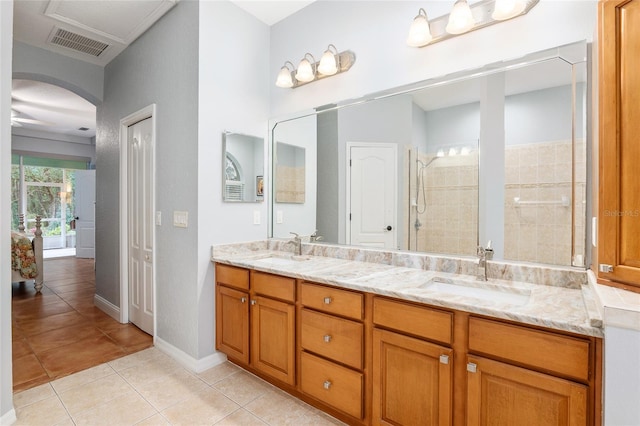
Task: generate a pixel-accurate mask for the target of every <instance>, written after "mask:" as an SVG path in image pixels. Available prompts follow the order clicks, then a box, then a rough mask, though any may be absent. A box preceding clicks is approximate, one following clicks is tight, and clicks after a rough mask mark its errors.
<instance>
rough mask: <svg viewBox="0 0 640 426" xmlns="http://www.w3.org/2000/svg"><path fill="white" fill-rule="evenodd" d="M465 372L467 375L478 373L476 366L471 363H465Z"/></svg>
mask: <svg viewBox="0 0 640 426" xmlns="http://www.w3.org/2000/svg"><path fill="white" fill-rule="evenodd" d="M467 371H468V372H469V373H475V372H476V371H478V365H477V364H474V363H473V362H468V363H467Z"/></svg>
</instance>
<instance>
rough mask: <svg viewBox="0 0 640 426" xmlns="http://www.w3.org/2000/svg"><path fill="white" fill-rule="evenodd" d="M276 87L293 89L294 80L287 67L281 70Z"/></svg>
mask: <svg viewBox="0 0 640 426" xmlns="http://www.w3.org/2000/svg"><path fill="white" fill-rule="evenodd" d="M276 86H278V87H284V88H289V87H293V79H292V78H291V70H290V69H289V68H287V66H286V65H285V66H283V67H282V68H280V72H279V73H278V78H277V79H276Z"/></svg>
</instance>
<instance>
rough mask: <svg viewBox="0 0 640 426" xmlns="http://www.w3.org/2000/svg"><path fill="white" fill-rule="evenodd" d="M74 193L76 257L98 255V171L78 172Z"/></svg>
mask: <svg viewBox="0 0 640 426" xmlns="http://www.w3.org/2000/svg"><path fill="white" fill-rule="evenodd" d="M75 176H76V187H75V190H74V192H73V198H74V205H75V210H76V211H75V221H76V257H82V258H86V259H93V258H95V255H96V237H95V235H96V171H95V170H76V171H75Z"/></svg>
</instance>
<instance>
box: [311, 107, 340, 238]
mask: <svg viewBox="0 0 640 426" xmlns="http://www.w3.org/2000/svg"><path fill="white" fill-rule="evenodd" d="M338 156H339V154H338V111H336V110H332V111H327V112H324V113H322V114H319V115H318V162H317V167H318V205H317V214H316V226H317V227H318V234H319V235H321V236H322V237H323V238H324V239H325V241H331V242H335V241H338V238H339V237H338V227H337V226H336V224H337V223H339V222H340V209H339V198H338V194H339V193H340V190H339V188H340V181H339V179H338Z"/></svg>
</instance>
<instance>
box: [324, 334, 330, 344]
mask: <svg viewBox="0 0 640 426" xmlns="http://www.w3.org/2000/svg"><path fill="white" fill-rule="evenodd" d="M322 339H323V340H324V342H325V343H329V342H330V341H331V335H330V334H325V335H324V337H323V338H322Z"/></svg>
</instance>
